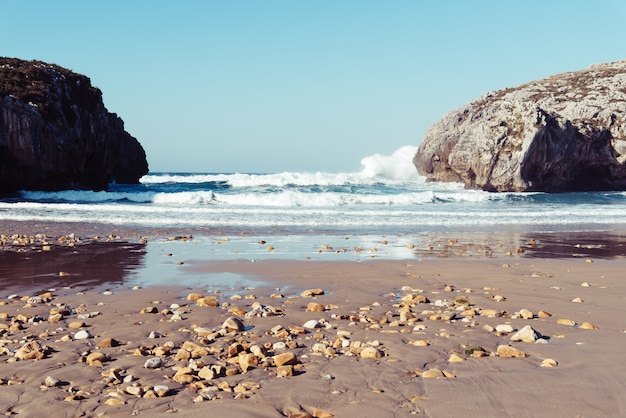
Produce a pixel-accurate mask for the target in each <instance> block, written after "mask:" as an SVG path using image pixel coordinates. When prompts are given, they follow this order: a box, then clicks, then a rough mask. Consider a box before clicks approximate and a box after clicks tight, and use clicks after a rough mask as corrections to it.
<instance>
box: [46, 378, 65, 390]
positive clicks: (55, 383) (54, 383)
mask: <svg viewBox="0 0 626 418" xmlns="http://www.w3.org/2000/svg"><path fill="white" fill-rule="evenodd" d="M60 383H61V381H60V380H59V379H57V378H56V377H54V376H46V378H45V379H44V381H43V384H44V385H46V386H48V387H50V388H51V387H54V386H58V385H59V384H60Z"/></svg>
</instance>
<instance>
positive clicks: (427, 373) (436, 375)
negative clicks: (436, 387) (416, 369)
mask: <svg viewBox="0 0 626 418" xmlns="http://www.w3.org/2000/svg"><path fill="white" fill-rule="evenodd" d="M444 377H446V375H445V374H444V373H443V372H442V371H441V370H439V369H428V370H424V371H423V372H422V378H423V379H441V378H444Z"/></svg>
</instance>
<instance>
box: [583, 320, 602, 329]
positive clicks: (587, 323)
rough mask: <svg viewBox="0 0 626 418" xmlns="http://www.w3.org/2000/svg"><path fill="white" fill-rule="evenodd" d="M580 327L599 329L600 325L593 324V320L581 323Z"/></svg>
mask: <svg viewBox="0 0 626 418" xmlns="http://www.w3.org/2000/svg"><path fill="white" fill-rule="evenodd" d="M578 328H582V329H598V326H597V325H595V324H592V323H591V322H583V323H582V324H580V325H579V326H578Z"/></svg>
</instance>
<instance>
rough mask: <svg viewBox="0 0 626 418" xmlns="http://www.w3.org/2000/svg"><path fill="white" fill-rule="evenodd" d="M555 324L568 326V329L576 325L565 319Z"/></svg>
mask: <svg viewBox="0 0 626 418" xmlns="http://www.w3.org/2000/svg"><path fill="white" fill-rule="evenodd" d="M556 323H557V324H559V325H568V326H570V327H573V326H574V325H576V322H575V321H572V320H571V319H565V318H562V319H558V320H557V321H556Z"/></svg>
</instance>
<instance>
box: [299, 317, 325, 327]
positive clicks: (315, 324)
mask: <svg viewBox="0 0 626 418" xmlns="http://www.w3.org/2000/svg"><path fill="white" fill-rule="evenodd" d="M320 326H321V324H320V321H318V320H316V319H309V320H308V321H306V322H305V323H304V324H303V325H302V327H303V328H306V329H315V328H319V327H320Z"/></svg>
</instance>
